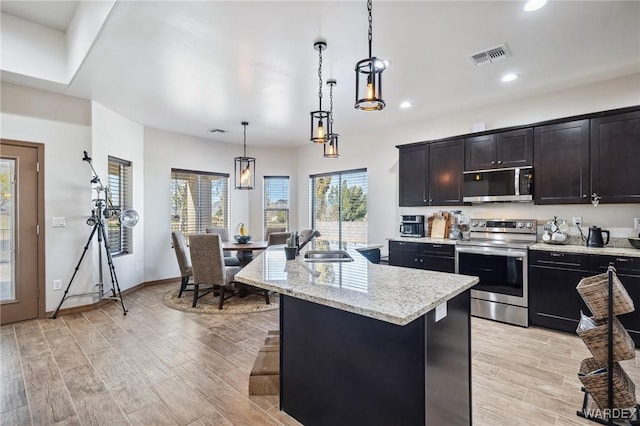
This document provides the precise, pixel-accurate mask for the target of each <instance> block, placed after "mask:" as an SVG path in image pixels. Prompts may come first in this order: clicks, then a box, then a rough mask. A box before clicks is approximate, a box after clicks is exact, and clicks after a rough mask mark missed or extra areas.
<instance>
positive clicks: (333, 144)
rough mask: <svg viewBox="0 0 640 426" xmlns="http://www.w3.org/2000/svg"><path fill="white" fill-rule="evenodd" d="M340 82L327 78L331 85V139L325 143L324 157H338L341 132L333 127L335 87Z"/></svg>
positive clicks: (329, 135) (328, 83)
mask: <svg viewBox="0 0 640 426" xmlns="http://www.w3.org/2000/svg"><path fill="white" fill-rule="evenodd" d="M336 84H338V82H337V81H336V80H335V79H333V78H332V79H329V80H327V86H329V134H328V138H329V140H328V141H327V143H325V144H324V158H338V157H340V154H338V138H339V136H340V135H339V134H337V133H335V129H334V127H333V88H334V87H335V85H336Z"/></svg>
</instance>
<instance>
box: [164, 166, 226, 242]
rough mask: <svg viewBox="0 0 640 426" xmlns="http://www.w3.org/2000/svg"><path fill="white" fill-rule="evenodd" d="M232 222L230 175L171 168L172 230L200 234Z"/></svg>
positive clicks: (187, 233) (186, 233)
mask: <svg viewBox="0 0 640 426" xmlns="http://www.w3.org/2000/svg"><path fill="white" fill-rule="evenodd" d="M228 224H229V175H228V174H227V173H214V172H199V171H193V170H180V169H171V231H181V232H182V233H184V235H185V237H187V238H188V235H189V234H201V233H203V232H205V231H206V228H210V227H222V228H226V227H227V226H228Z"/></svg>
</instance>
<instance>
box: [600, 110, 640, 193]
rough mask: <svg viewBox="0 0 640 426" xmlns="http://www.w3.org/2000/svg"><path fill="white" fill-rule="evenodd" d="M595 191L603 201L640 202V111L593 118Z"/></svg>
mask: <svg viewBox="0 0 640 426" xmlns="http://www.w3.org/2000/svg"><path fill="white" fill-rule="evenodd" d="M591 192H592V193H596V194H597V195H598V196H599V197H601V199H600V202H601V203H638V202H640V111H635V112H629V113H626V114H619V115H612V116H608V117H600V118H593V119H591Z"/></svg>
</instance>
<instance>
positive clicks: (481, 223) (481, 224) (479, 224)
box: [478, 221, 487, 228]
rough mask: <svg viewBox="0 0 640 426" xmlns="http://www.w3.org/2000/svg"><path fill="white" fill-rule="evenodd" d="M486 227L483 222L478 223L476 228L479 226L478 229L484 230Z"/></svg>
mask: <svg viewBox="0 0 640 426" xmlns="http://www.w3.org/2000/svg"><path fill="white" fill-rule="evenodd" d="M486 225H487V224H486V222H484V221H483V222H480V223H478V226H480V228H484V227H485V226H486Z"/></svg>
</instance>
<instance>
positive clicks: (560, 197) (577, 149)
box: [533, 120, 590, 204]
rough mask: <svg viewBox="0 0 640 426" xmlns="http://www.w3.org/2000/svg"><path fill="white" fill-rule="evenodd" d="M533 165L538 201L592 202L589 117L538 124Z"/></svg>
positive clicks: (537, 202) (538, 202)
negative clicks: (586, 118)
mask: <svg viewBox="0 0 640 426" xmlns="http://www.w3.org/2000/svg"><path fill="white" fill-rule="evenodd" d="M533 167H534V169H533V172H534V201H535V202H536V204H578V203H586V202H589V200H590V192H589V191H590V187H589V120H577V121H570V122H566V123H558V124H551V125H548V126H540V127H536V128H535V130H534V141H533Z"/></svg>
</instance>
